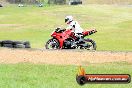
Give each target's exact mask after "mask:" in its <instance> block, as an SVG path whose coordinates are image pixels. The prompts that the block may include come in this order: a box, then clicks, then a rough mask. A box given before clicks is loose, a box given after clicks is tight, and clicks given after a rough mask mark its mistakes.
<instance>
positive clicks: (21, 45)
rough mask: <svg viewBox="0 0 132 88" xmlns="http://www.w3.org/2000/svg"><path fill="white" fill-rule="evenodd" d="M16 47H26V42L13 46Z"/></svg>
mask: <svg viewBox="0 0 132 88" xmlns="http://www.w3.org/2000/svg"><path fill="white" fill-rule="evenodd" d="M13 47H14V48H25V45H24V44H16V45H14V46H13Z"/></svg>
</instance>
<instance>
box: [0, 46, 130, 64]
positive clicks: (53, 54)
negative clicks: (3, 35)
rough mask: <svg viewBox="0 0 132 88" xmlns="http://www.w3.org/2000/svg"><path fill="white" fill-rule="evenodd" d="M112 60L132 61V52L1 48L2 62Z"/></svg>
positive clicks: (57, 62) (67, 62)
mask: <svg viewBox="0 0 132 88" xmlns="http://www.w3.org/2000/svg"><path fill="white" fill-rule="evenodd" d="M110 62H127V63H132V52H113V51H86V50H45V49H44V50H43V49H7V48H0V63H1V64H15V63H34V64H57V65H88V64H89V63H110Z"/></svg>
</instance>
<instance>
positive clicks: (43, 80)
mask: <svg viewBox="0 0 132 88" xmlns="http://www.w3.org/2000/svg"><path fill="white" fill-rule="evenodd" d="M69 14H70V15H73V16H74V17H75V19H76V20H78V21H79V22H80V24H81V25H82V27H83V28H84V29H85V30H87V29H88V28H93V27H94V28H96V29H97V30H98V32H97V33H96V34H95V35H92V36H90V38H92V39H94V40H95V41H96V42H97V46H98V48H97V50H111V51H132V30H131V29H132V7H131V6H127V5H125V6H122V5H79V6H65V5H64V6H63V7H62V6H46V7H42V8H38V7H35V6H28V7H24V8H19V7H17V6H16V5H9V6H7V7H4V8H0V40H9V39H11V40H29V41H30V42H31V45H32V47H33V48H43V47H44V44H45V42H46V41H47V40H48V39H49V38H50V33H51V32H52V31H53V30H54V28H56V27H58V26H61V27H66V25H65V23H64V17H65V16H66V15H69ZM0 50H2V49H0ZM8 52H9V53H10V54H9V53H7V52H2V53H0V54H2V55H0V59H1V60H2V58H3V61H4V58H5V57H4V56H5V55H9V57H10V58H13V57H11V56H10V55H12V56H14V57H15V58H14V59H16V60H17V57H19V58H22V59H23V58H26V59H29V57H35V56H34V54H35V55H36V56H39V55H42V56H43V55H44V54H42V53H44V52H41V53H40V51H39V52H37V53H33V55H32V56H28V55H27V54H28V53H30V51H29V52H28V51H26V52H28V53H24V52H21V53H20V52H18V53H19V54H22V55H23V54H25V55H27V57H24V56H21V57H20V56H17V53H15V50H8ZM45 52H46V51H45ZM49 52H50V51H49ZM64 53H65V52H63V53H60V55H61V54H62V55H64ZM72 53H74V52H72ZM91 53H92V52H91ZM80 54H83V53H82V52H79V51H78V54H77V55H80ZM48 55H49V54H48ZM57 55H58V54H57ZM68 55H69V54H68ZM125 55H126V54H125ZM53 56H55V55H53ZM47 57H48V56H47ZM50 57H52V56H50ZM56 57H57V56H56ZM56 57H54V58H56ZM60 57H61V56H60ZM125 57H127V56H125ZM43 58H44V57H43ZM69 58H70V56H69ZM72 58H73V57H72ZM74 58H75V57H74ZM128 58H129V57H128ZM14 59H13V60H14ZM33 59H39V58H33ZM61 59H63V58H61ZM80 59H81V58H80ZM102 59H103V58H102ZM129 59H130V58H129ZM46 60H48V59H46ZM5 61H7V60H5ZM1 62H2V61H1ZM85 64H86V65H88V66H83V67H84V68H85V69H86V73H89V74H96V73H99V74H103V73H104V74H105V73H106V74H112V73H113V74H130V75H132V70H131V69H132V64H131V63H128V62H125V61H124V62H111V63H103V64H91V63H88V62H86V63H85ZM77 67H78V66H74V65H47V64H43V63H40V64H32V63H18V64H8V63H6V64H2V63H0V88H80V87H82V88H124V87H125V88H131V87H132V83H130V84H88V85H84V86H79V85H78V84H77V83H76V80H75V76H76V74H77V69H78V68H77Z"/></svg>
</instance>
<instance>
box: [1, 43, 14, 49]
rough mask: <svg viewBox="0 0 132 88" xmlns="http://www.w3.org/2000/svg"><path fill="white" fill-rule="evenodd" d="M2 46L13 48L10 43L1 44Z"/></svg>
mask: <svg viewBox="0 0 132 88" xmlns="http://www.w3.org/2000/svg"><path fill="white" fill-rule="evenodd" d="M3 47H8V48H13V45H12V44H3Z"/></svg>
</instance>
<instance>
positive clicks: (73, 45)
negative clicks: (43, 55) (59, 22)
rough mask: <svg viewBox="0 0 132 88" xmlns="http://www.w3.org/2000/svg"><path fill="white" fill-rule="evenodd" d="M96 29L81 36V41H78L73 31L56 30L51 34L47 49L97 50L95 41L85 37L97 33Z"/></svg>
mask: <svg viewBox="0 0 132 88" xmlns="http://www.w3.org/2000/svg"><path fill="white" fill-rule="evenodd" d="M96 32H97V31H96V29H91V30H88V31H84V32H83V33H82V34H81V35H82V36H81V41H80V39H78V38H77V37H76V36H75V34H74V33H73V32H72V30H71V29H69V30H66V29H61V28H56V29H55V31H54V32H53V33H52V34H51V37H52V38H51V39H49V40H48V41H47V42H46V45H45V48H46V49H87V50H96V47H97V46H96V43H95V41H94V40H92V39H90V38H87V39H85V38H84V37H86V36H89V35H91V34H94V33H96Z"/></svg>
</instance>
